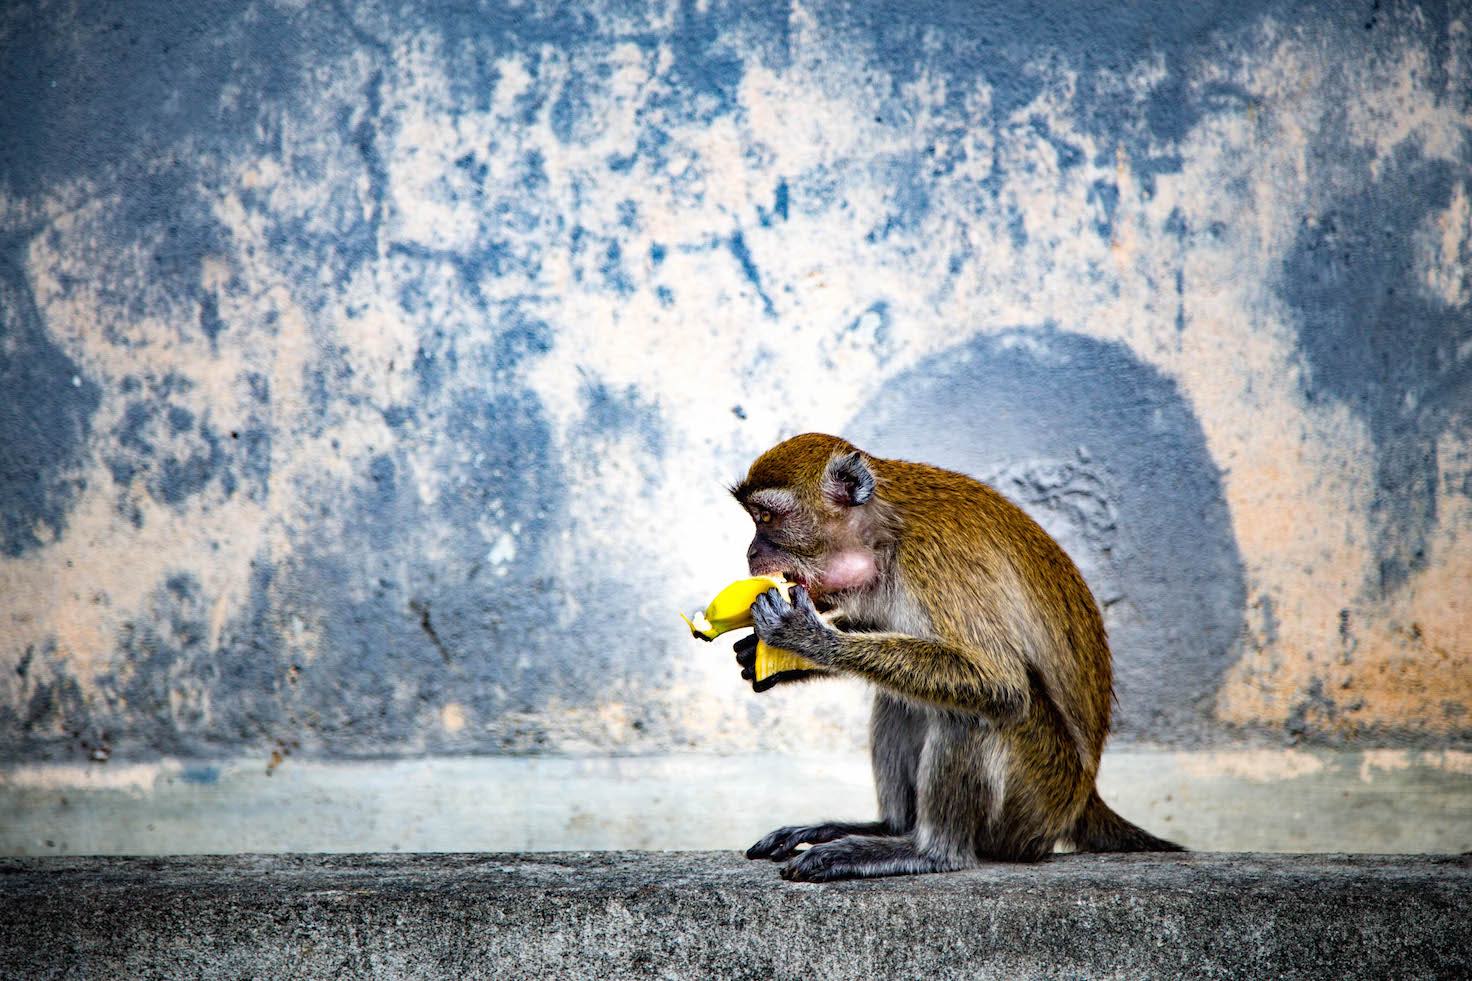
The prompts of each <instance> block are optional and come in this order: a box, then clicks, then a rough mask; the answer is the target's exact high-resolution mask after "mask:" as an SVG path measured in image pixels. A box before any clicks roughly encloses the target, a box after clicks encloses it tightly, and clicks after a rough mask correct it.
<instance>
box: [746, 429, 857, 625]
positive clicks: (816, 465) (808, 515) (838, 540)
mask: <svg viewBox="0 0 1472 981" xmlns="http://www.w3.org/2000/svg"><path fill="white" fill-rule="evenodd" d="M878 489H879V481H878V479H877V478H876V476H875V472H874V465H873V461H872V459H871V458H870V457H869V456H867V455H866V454H865V453H864V452H863V451H862V450H860V449H858V448H857V447H855V446H854V445H853V444H851V443H849V442H848V441H846V440H842V439H839V438H838V437H836V436H825V435H823V434H822V433H804V434H803V435H801V436H794V437H792V438H791V439H789V440H787V441H785V442H782V443H778V444H777V445H776V446H774V447H772V448H771V449H770V450H767V452H765V453H763V454H762V455H761V456H759V457H757V459H756V462H755V463H753V464H752V465H751V469H750V470H748V471H747V473H746V477H745V478H744V479H743V480H742V481H741V482H740V483H738V484H737V485H736V486H735V487H733V488H731V493H732V495H734V496H735V498H736V500H737V501H738V502H739V503H740V504H741V506H742V507H743V508H745V509H746V511H747V513H748V514H750V515H751V520H752V521H753V522H755V524H756V534H755V535H754V536H753V537H752V539H751V546H750V547H749V548H748V549H747V550H746V562H747V565H748V567H749V568H750V570H751V574H752V575H754V576H761V575H776V574H778V573H784V574H786V576H787V578H788V579H789V580H791V581H793V582H797V583H799V584H801V585H803V586H805V587H806V588H807V589H808V591H809V592H810V593H812V594H813V596H815V597H821V596H825V595H830V594H833V593H838V592H842V591H844V590H857V589H864V588H866V587H868V586H870V585H872V584H874V583H875V582H876V581H877V580H878V578H879V574H880V558H881V556H880V554H879V551H878V546H879V545H880V544H881V542H882V539H883V537H884V536H883V534H882V531H883V527H884V525H885V523H886V522H885V519H884V506H883V502H882V501H881V500H880V499H879V496H878V494H877V491H878Z"/></svg>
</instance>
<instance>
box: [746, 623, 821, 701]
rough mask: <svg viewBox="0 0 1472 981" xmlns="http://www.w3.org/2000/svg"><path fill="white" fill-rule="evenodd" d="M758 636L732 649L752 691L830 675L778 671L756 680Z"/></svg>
mask: <svg viewBox="0 0 1472 981" xmlns="http://www.w3.org/2000/svg"><path fill="white" fill-rule="evenodd" d="M756 641H757V638H756V634H749V635H747V636H745V637H743V638H741V639H740V640H738V641H737V642H736V646H735V647H733V648H732V649H733V650H734V651H735V652H736V663H737V664H739V665H741V677H742V679H743V680H745V681H749V682H751V690H752V691H754V692H758V693H760V692H764V691H766V690H767V689H768V688H771V687H773V686H774V685H782V684H786V683H787V682H789V681H806V680H808V679H809V678H817V677H819V676H821V675H825V674H829V673H830V672H828V671H778V672H777V673H776V674H769V675H767V676H766V677H765V678H763V679H762V680H761V681H757V680H756Z"/></svg>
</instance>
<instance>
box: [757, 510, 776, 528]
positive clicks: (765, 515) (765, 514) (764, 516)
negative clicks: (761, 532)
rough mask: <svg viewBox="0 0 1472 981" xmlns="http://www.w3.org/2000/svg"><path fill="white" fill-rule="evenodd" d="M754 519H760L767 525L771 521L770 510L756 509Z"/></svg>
mask: <svg viewBox="0 0 1472 981" xmlns="http://www.w3.org/2000/svg"><path fill="white" fill-rule="evenodd" d="M756 520H757V521H760V522H761V523H762V524H764V525H769V524H771V523H772V512H770V511H758V512H757V515H756Z"/></svg>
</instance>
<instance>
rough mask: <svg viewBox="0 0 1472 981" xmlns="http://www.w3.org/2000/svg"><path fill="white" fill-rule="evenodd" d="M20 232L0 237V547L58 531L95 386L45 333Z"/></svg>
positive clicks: (26, 546)
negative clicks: (16, 235)
mask: <svg viewBox="0 0 1472 981" xmlns="http://www.w3.org/2000/svg"><path fill="white" fill-rule="evenodd" d="M26 241H27V240H26V239H25V238H11V239H0V350H3V351H4V352H5V356H4V357H0V392H3V393H4V396H3V397H0V555H4V556H18V555H20V554H22V553H23V552H26V551H28V550H30V549H33V548H38V547H40V545H41V544H42V538H41V536H40V535H39V534H38V531H40V530H41V529H45V532H46V535H47V537H48V538H49V537H52V536H54V537H58V538H59V537H61V535H62V534H63V533H64V532H65V529H66V525H67V515H68V513H69V512H70V510H71V507H72V505H73V504H74V503H75V501H76V498H77V496H78V495H79V494H80V493H81V492H82V490H84V489H85V487H86V483H85V480H84V479H83V478H82V477H81V476H80V475H79V473H78V471H79V470H80V467H81V464H82V463H83V461H84V459H85V454H86V452H87V444H88V442H89V439H90V437H91V432H92V416H93V414H94V413H95V412H96V411H97V406H98V403H99V402H100V400H101V391H100V389H99V388H98V386H97V385H96V384H95V383H94V382H92V381H91V380H89V379H86V378H83V377H82V376H81V374H80V369H79V368H78V366H77V365H76V364H74V363H73V362H72V361H71V360H70V359H69V358H67V356H66V355H65V353H64V352H63V351H62V350H61V348H60V347H58V346H57V345H56V344H55V343H54V342H53V341H52V340H51V338H50V337H49V336H48V335H47V333H46V329H45V326H44V324H43V323H42V320H41V315H40V311H39V310H38V309H37V307H36V302H35V298H34V296H33V294H32V292H31V286H30V282H29V280H28V278H27V277H26V275H25V272H24V263H23V261H22V258H21V254H22V252H23V250H24V249H25V247H26Z"/></svg>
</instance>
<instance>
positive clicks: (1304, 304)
mask: <svg viewBox="0 0 1472 981" xmlns="http://www.w3.org/2000/svg"><path fill="white" fill-rule="evenodd" d="M1321 161H1322V163H1321ZM1346 161H1354V162H1355V167H1354V168H1353V169H1354V171H1355V172H1357V173H1358V174H1360V175H1362V179H1360V180H1357V181H1355V182H1353V183H1352V184H1351V185H1350V186H1349V187H1347V188H1345V190H1344V191H1343V192H1342V193H1341V194H1340V195H1339V197H1338V200H1337V201H1334V202H1333V203H1332V204H1330V205H1329V206H1328V207H1325V208H1323V209H1322V210H1320V211H1319V212H1318V213H1317V214H1316V215H1314V216H1312V217H1308V218H1305V219H1304V221H1303V224H1302V227H1301V228H1300V230H1299V233H1298V238H1297V241H1296V242H1295V243H1294V245H1293V248H1292V250H1291V251H1290V252H1289V254H1288V256H1287V258H1286V259H1285V260H1284V263H1283V275H1282V279H1281V281H1280V289H1281V291H1282V294H1283V296H1284V298H1285V299H1286V300H1287V301H1288V303H1289V305H1290V306H1291V307H1292V308H1293V310H1294V311H1295V313H1296V316H1297V320H1298V329H1299V338H1300V345H1301V349H1302V352H1303V356H1304V358H1305V359H1306V360H1307V362H1308V366H1309V369H1310V370H1309V371H1308V372H1306V373H1305V374H1304V377H1303V398H1304V400H1305V402H1307V403H1309V404H1313V403H1315V402H1317V401H1319V400H1320V399H1323V398H1325V397H1328V398H1332V399H1336V400H1338V401H1340V402H1342V403H1343V404H1344V405H1346V406H1347V407H1348V408H1349V409H1350V410H1351V411H1353V412H1354V413H1355V414H1356V415H1358V416H1359V417H1360V418H1361V419H1362V420H1364V422H1365V423H1366V425H1367V427H1368V429H1369V432H1370V436H1371V438H1372V439H1373V440H1374V444H1375V498H1374V501H1373V503H1372V505H1371V511H1370V519H1371V533H1372V534H1373V536H1374V542H1375V552H1376V554H1377V555H1378V556H1380V568H1379V572H1378V574H1377V575H1376V576H1375V577H1374V579H1373V580H1372V581H1371V582H1369V583H1366V592H1367V594H1368V595H1370V596H1372V597H1376V598H1379V597H1383V596H1385V595H1387V594H1389V593H1392V592H1393V591H1395V590H1396V589H1398V588H1400V587H1401V586H1402V585H1404V584H1405V582H1406V581H1407V579H1408V578H1409V577H1410V575H1411V573H1413V572H1415V571H1417V570H1419V569H1423V568H1425V567H1426V564H1427V562H1428V561H1429V560H1430V548H1431V545H1430V541H1431V534H1432V532H1433V531H1434V530H1435V528H1436V525H1437V515H1438V512H1439V510H1440V506H1441V505H1440V500H1439V499H1440V496H1441V494H1443V493H1458V490H1457V488H1456V487H1455V486H1454V485H1453V486H1445V487H1439V486H1438V479H1439V473H1440V465H1439V463H1438V460H1437V444H1438V441H1439V439H1440V437H1441V435H1442V434H1443V433H1445V432H1447V431H1453V432H1464V433H1465V432H1466V431H1467V427H1469V426H1472V371H1469V370H1468V362H1467V360H1466V358H1465V356H1464V355H1462V354H1461V353H1460V352H1462V351H1464V350H1465V349H1466V346H1467V345H1468V344H1472V317H1468V316H1467V314H1466V311H1465V308H1457V307H1453V306H1450V305H1447V304H1443V303H1441V302H1439V301H1437V300H1436V299H1434V298H1432V297H1431V296H1429V295H1428V293H1427V291H1426V287H1425V285H1424V283H1423V282H1422V279H1421V274H1420V272H1419V269H1418V265H1417V258H1416V257H1417V240H1416V237H1417V234H1418V230H1419V229H1420V228H1422V227H1424V226H1425V225H1427V224H1429V223H1431V222H1434V221H1435V220H1436V215H1437V214H1438V212H1441V211H1444V210H1445V209H1446V208H1447V206H1448V205H1449V203H1450V200H1451V194H1452V188H1453V186H1454V185H1455V184H1456V183H1457V182H1458V181H1459V180H1465V179H1466V174H1467V172H1468V170H1467V168H1468V166H1472V155H1469V157H1468V159H1467V160H1466V161H1465V162H1464V164H1463V165H1462V166H1453V165H1452V164H1450V163H1448V162H1446V161H1442V160H1428V159H1426V158H1424V157H1423V156H1421V154H1420V153H1419V151H1417V150H1416V149H1415V148H1414V147H1413V146H1412V145H1411V144H1409V143H1403V144H1401V145H1400V146H1399V147H1398V148H1397V149H1396V151H1395V152H1394V153H1393V155H1391V156H1390V157H1389V158H1388V159H1381V160H1380V161H1379V165H1380V177H1379V179H1378V180H1372V179H1371V178H1370V173H1369V166H1370V161H1369V159H1368V158H1367V156H1365V155H1364V152H1363V151H1359V153H1358V156H1356V151H1355V149H1354V148H1352V147H1349V146H1348V145H1345V146H1340V147H1331V148H1327V149H1326V150H1325V151H1324V157H1323V158H1319V159H1315V160H1314V161H1313V163H1314V165H1315V168H1316V169H1317V168H1318V167H1319V166H1324V167H1325V169H1326V170H1328V171H1329V172H1330V173H1334V172H1337V171H1339V168H1340V167H1342V166H1343V165H1344V163H1345V162H1346Z"/></svg>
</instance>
